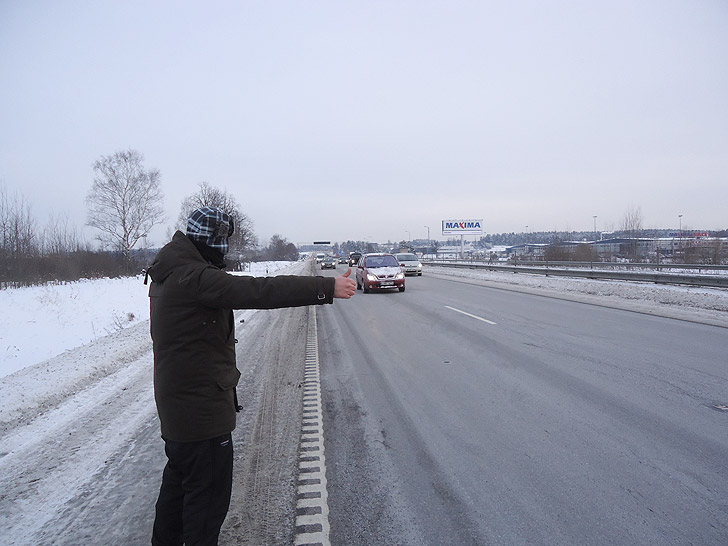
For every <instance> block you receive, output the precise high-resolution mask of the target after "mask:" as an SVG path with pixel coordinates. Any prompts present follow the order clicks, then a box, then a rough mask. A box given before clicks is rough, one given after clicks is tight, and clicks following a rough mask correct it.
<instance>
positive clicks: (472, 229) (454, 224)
mask: <svg viewBox="0 0 728 546" xmlns="http://www.w3.org/2000/svg"><path fill="white" fill-rule="evenodd" d="M442 234H443V235H483V220H482V219H481V220H443V221H442Z"/></svg>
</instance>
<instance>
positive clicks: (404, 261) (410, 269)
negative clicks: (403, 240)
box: [394, 252, 422, 276]
mask: <svg viewBox="0 0 728 546" xmlns="http://www.w3.org/2000/svg"><path fill="white" fill-rule="evenodd" d="M394 257H395V258H397V261H398V262H399V265H400V266H401V267H402V271H403V272H404V274H405V275H420V276H422V263H421V262H420V260H419V258H417V256H416V255H414V254H412V253H410V252H400V253H398V254H395V255H394Z"/></svg>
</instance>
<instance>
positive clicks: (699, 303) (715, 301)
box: [425, 266, 728, 312]
mask: <svg viewBox="0 0 728 546" xmlns="http://www.w3.org/2000/svg"><path fill="white" fill-rule="evenodd" d="M429 272H431V273H434V274H437V273H440V274H447V275H449V276H455V277H464V278H469V279H478V280H484V281H491V282H495V283H500V284H509V285H517V286H525V287H530V288H537V289H541V290H552V291H557V292H562V293H573V294H587V295H593V296H601V297H604V298H607V299H620V300H633V301H639V302H642V303H643V304H644V305H651V306H653V307H655V308H656V309H657V308H659V307H661V306H672V307H681V308H685V307H688V308H692V309H695V310H706V311H719V312H728V290H724V289H720V288H704V287H693V286H677V285H667V284H654V283H646V282H626V281H615V280H606V279H604V280H592V279H583V278H569V277H547V276H544V275H531V274H528V273H512V272H501V271H487V270H484V269H461V268H449V267H446V266H435V267H430V268H429ZM425 274H427V273H425Z"/></svg>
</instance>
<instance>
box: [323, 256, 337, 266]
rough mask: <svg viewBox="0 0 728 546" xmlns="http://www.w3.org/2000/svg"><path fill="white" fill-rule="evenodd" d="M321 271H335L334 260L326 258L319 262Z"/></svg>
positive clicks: (330, 257)
mask: <svg viewBox="0 0 728 546" xmlns="http://www.w3.org/2000/svg"><path fill="white" fill-rule="evenodd" d="M321 269H336V258H334V257H333V256H326V257H325V258H324V259H323V260H321Z"/></svg>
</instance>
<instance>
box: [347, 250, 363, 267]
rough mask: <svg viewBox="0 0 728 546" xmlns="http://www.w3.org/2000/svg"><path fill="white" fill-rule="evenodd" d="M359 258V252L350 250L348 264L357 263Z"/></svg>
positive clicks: (353, 264) (354, 264)
mask: <svg viewBox="0 0 728 546" xmlns="http://www.w3.org/2000/svg"><path fill="white" fill-rule="evenodd" d="M360 258H361V252H350V253H349V265H350V266H352V267H354V266H356V264H358V263H359V259H360Z"/></svg>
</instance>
